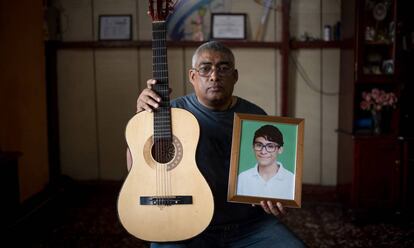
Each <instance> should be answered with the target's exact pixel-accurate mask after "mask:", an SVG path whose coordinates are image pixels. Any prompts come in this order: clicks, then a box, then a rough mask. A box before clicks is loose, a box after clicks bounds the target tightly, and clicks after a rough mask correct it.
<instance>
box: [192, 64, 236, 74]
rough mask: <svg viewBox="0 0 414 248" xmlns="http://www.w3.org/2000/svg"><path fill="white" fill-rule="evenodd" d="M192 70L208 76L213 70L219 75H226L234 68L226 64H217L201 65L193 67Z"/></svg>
mask: <svg viewBox="0 0 414 248" xmlns="http://www.w3.org/2000/svg"><path fill="white" fill-rule="evenodd" d="M193 70H195V71H197V72H198V74H199V75H200V76H201V77H210V76H211V74H212V73H213V71H214V70H215V71H216V73H217V74H218V75H219V76H222V77H227V76H230V74H231V73H232V72H233V71H234V68H232V67H231V66H229V65H226V64H223V65H219V66H212V65H202V66H200V68H198V69H197V68H193Z"/></svg>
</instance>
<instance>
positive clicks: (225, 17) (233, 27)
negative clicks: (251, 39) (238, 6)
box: [211, 13, 246, 40]
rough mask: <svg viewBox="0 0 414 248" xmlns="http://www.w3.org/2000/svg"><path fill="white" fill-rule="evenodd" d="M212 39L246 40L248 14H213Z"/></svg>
mask: <svg viewBox="0 0 414 248" xmlns="http://www.w3.org/2000/svg"><path fill="white" fill-rule="evenodd" d="M211 38H212V39H226V40H227V39H230V40H245V39H246V14H244V13H228V14H227V13H212V14H211Z"/></svg>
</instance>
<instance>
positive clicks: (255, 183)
mask: <svg viewBox="0 0 414 248" xmlns="http://www.w3.org/2000/svg"><path fill="white" fill-rule="evenodd" d="M277 164H278V165H279V170H278V171H277V173H276V174H275V175H274V176H273V177H272V178H270V179H269V180H268V181H265V180H264V179H263V178H262V177H261V176H260V174H259V170H258V165H257V164H256V166H255V167H253V168H251V169H248V170H246V171H243V172H242V173H240V175H239V178H238V182H237V194H238V195H248V196H258V197H269V198H278V199H288V200H293V199H294V192H295V176H294V175H293V173H292V172H290V171H288V170H286V169H285V168H284V167H283V165H282V163H280V162H277Z"/></svg>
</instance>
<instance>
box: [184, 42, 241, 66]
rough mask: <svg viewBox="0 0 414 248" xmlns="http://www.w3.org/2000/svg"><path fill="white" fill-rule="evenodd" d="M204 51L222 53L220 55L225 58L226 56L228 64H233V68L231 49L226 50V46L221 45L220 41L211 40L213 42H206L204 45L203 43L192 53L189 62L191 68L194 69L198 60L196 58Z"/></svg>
mask: <svg viewBox="0 0 414 248" xmlns="http://www.w3.org/2000/svg"><path fill="white" fill-rule="evenodd" d="M205 51H214V52H218V53H222V54H224V55H225V56H227V57H228V59H229V60H230V62H231V63H232V64H233V66H234V63H235V61H234V54H233V52H232V51H231V49H230V48H228V47H227V46H226V45H224V44H223V43H221V42H220V41H215V40H213V41H208V42H205V43H203V44H201V45H200V46H199V47H198V48H197V49H196V50H195V52H194V54H193V58H192V61H191V64H192V66H193V67H195V66H196V63H197V60H198V57H199V56H200V55H201V54H202V53H204V52H205Z"/></svg>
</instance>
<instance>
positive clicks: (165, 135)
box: [152, 21, 172, 140]
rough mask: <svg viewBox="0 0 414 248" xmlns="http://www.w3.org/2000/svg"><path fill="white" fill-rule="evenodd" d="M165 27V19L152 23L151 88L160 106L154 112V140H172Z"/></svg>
mask: <svg viewBox="0 0 414 248" xmlns="http://www.w3.org/2000/svg"><path fill="white" fill-rule="evenodd" d="M166 27H167V25H166V22H165V21H157V22H153V23H152V60H153V61H152V76H153V78H154V79H155V80H157V84H155V86H154V88H153V89H154V91H155V92H156V93H157V94H158V95H159V96H160V97H161V102H160V107H159V108H158V109H157V110H156V111H155V112H154V139H155V140H161V139H162V140H172V131H171V109H170V96H169V86H168V60H167V40H166V34H167V32H166Z"/></svg>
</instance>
